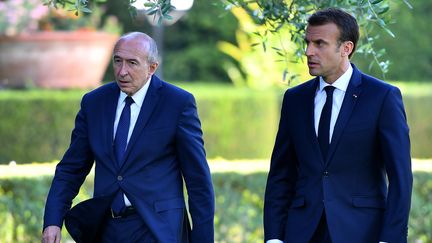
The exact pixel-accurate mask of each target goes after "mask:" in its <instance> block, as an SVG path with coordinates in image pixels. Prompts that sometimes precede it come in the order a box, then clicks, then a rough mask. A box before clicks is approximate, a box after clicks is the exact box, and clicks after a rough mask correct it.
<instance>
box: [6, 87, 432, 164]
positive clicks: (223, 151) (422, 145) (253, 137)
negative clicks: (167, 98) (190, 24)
mask: <svg viewBox="0 0 432 243" xmlns="http://www.w3.org/2000/svg"><path fill="white" fill-rule="evenodd" d="M395 84H396V85H397V86H399V87H401V89H402V92H403V94H404V103H405V106H406V111H407V116H408V123H409V126H410V134H411V142H412V156H413V157H415V158H430V157H432V150H430V148H429V147H430V146H429V145H430V144H432V125H431V124H430V121H431V120H432V114H431V113H430V112H425V111H427V110H429V107H431V106H432V91H430V90H432V87H431V85H426V84H407V83H395ZM179 85H180V86H182V87H183V88H185V89H187V90H189V91H190V92H192V93H193V94H194V95H195V97H196V100H197V106H198V112H199V115H200V118H201V122H202V128H203V131H204V142H205V147H206V151H207V155H208V158H216V157H223V158H226V159H257V158H269V157H270V154H271V151H272V148H273V144H274V139H275V134H276V131H277V125H278V122H279V112H280V105H281V99H282V95H283V92H284V91H283V90H265V91H258V90H251V89H247V88H234V87H232V86H230V85H221V84H204V85H203V84H185V83H182V84H179ZM84 93H85V91H43V90H34V91H1V92H0V117H1V122H0V138H1V139H0V164H2V163H3V164H5V163H8V162H9V161H11V160H15V161H17V162H18V163H28V162H33V161H53V160H58V159H60V158H61V157H62V155H63V153H64V151H65V150H66V148H67V147H68V145H69V142H70V133H71V130H72V128H73V125H74V119H75V115H76V113H77V111H78V109H79V102H80V100H81V97H82V95H83V94H84Z"/></svg>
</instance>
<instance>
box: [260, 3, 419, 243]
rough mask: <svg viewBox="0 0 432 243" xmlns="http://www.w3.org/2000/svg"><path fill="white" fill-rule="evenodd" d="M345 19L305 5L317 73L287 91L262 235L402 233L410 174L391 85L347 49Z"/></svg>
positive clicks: (316, 237)
mask: <svg viewBox="0 0 432 243" xmlns="http://www.w3.org/2000/svg"><path fill="white" fill-rule="evenodd" d="M358 38H359V28H358V25H357V22H356V20H355V18H354V17H352V16H351V15H349V14H348V13H346V12H344V11H342V10H339V9H335V8H330V9H325V10H321V11H318V12H316V13H314V14H313V15H312V16H311V17H310V18H309V20H308V26H307V29H306V36H305V41H306V44H307V48H306V56H307V64H308V67H309V73H310V74H311V75H313V76H317V77H316V78H314V79H312V80H310V81H308V82H306V83H303V84H301V85H299V86H297V87H294V88H291V89H289V90H288V91H286V93H285V96H284V99H283V105H282V111H281V118H280V124H279V131H278V134H277V137H276V142H275V146H274V150H273V154H272V158H271V166H270V172H269V175H268V180H267V187H266V193H265V205H264V232H265V241H266V242H267V243H275V242H285V243H306V242H322V243H328V242H334V243H342V242H350V243H373V242H375V243H378V242H389V243H398V242H401V243H402V242H406V241H407V224H408V215H409V210H410V201H411V190H412V172H411V158H410V141H409V134H408V126H407V122H406V116H405V111H404V107H403V103H402V97H401V93H400V91H399V89H398V88H396V87H394V86H391V85H389V84H386V83H384V82H383V81H381V80H378V79H376V78H374V77H371V76H368V75H365V74H363V73H362V72H361V71H360V70H358V69H357V68H356V67H355V66H354V65H353V64H351V63H350V57H351V55H352V54H353V53H354V50H355V47H356V45H357V40H358Z"/></svg>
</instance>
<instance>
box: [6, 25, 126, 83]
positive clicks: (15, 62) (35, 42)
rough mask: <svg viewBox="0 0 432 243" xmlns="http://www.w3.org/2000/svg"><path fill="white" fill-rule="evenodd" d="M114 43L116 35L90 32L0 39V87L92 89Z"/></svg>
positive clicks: (27, 35) (103, 69) (98, 81)
mask: <svg viewBox="0 0 432 243" xmlns="http://www.w3.org/2000/svg"><path fill="white" fill-rule="evenodd" d="M116 40H117V36H116V35H112V34H107V33H103V32H91V31H73V32H56V31H52V32H50V31H47V32H43V31H42V32H35V33H31V34H22V35H18V36H12V37H6V36H0V87H10V88H24V87H40V88H52V89H67V88H92V87H96V86H98V85H100V84H101V81H102V78H103V75H104V72H105V70H106V68H107V65H108V63H109V61H110V59H111V58H110V57H111V53H112V49H113V46H114V44H115V41H116Z"/></svg>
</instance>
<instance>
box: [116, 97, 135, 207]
mask: <svg viewBox="0 0 432 243" xmlns="http://www.w3.org/2000/svg"><path fill="white" fill-rule="evenodd" d="M125 102H126V104H125V106H124V108H123V111H122V113H121V115H120V120H119V123H118V125H117V131H116V136H115V139H114V153H115V157H116V159H117V163H118V165H119V167H121V165H122V163H123V157H124V154H125V152H126V147H127V143H128V142H127V139H128V134H129V126H130V118H131V109H130V106H131V104H132V103H134V100H133V99H132V97H130V96H128V97H126V99H125ZM124 207H125V203H124V200H123V191H122V190H120V191H119V192H118V193H117V194H116V196H115V198H114V200H113V202H112V204H111V208H112V210H113V211H114V213H116V214H118V213H120V212H121V211H122V210H123V209H124Z"/></svg>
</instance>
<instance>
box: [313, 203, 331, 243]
mask: <svg viewBox="0 0 432 243" xmlns="http://www.w3.org/2000/svg"><path fill="white" fill-rule="evenodd" d="M309 242H310V243H331V242H332V241H331V238H330V233H329V230H328V226H327V220H326V214H325V211H323V213H322V215H321V219H320V222H319V224H318V227H317V228H316V230H315V232H314V234H313V236H312V239H311V240H310V241H309Z"/></svg>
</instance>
